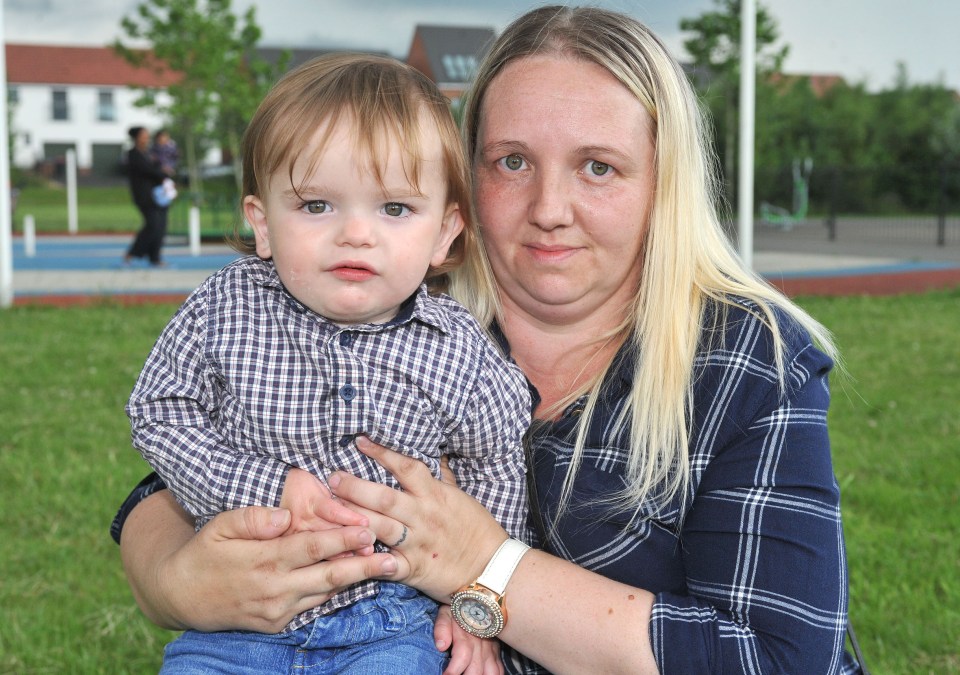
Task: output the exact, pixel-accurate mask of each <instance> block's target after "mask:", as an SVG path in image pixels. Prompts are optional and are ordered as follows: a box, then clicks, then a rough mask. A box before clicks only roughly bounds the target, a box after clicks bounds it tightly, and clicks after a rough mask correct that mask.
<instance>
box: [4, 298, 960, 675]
mask: <svg viewBox="0 0 960 675" xmlns="http://www.w3.org/2000/svg"><path fill="white" fill-rule="evenodd" d="M802 304H803V305H804V306H805V307H807V308H808V309H809V310H810V311H811V312H812V313H813V314H814V315H815V316H816V317H817V318H819V319H820V320H822V321H823V322H824V323H826V324H827V325H828V326H830V327H831V328H832V329H833V330H834V332H835V333H836V335H837V338H838V340H839V342H840V345H841V348H842V350H843V352H844V355H845V358H846V364H847V369H848V372H849V377H848V378H846V379H841V378H834V383H833V390H834V398H833V400H834V402H833V407H832V408H831V413H830V424H831V435H832V439H833V453H834V463H835V469H836V474H837V478H838V480H839V481H840V484H841V486H842V488H843V507H844V519H845V529H846V535H847V554H848V559H849V566H850V587H851V606H850V608H851V616H852V618H853V621H854V625H855V626H856V629H857V632H858V635H859V637H860V641H861V644H862V646H863V648H864V651H865V653H866V655H867V659H868V664H869V665H870V667H871V669H872V670H873V671H874V672H875V673H877V674H883V673H896V674H902V673H938V674H940V673H960V609H958V608H960V504H958V498H960V415H958V414H957V410H958V407H960V406H958V404H960V349H958V347H957V340H958V336H960V290H955V291H950V292H937V293H929V294H924V295H912V296H902V297H893V298H859V297H852V298H835V299H828V298H808V299H803V300H802ZM174 309H175V307H174V306H172V305H147V306H138V307H121V306H118V305H114V304H109V303H104V304H102V305H95V306H92V307H83V308H70V309H56V308H48V307H23V308H13V309H9V310H5V311H2V312H0V362H2V364H3V371H2V372H3V375H2V383H3V386H2V387H0V494H2V495H3V499H4V505H3V509H2V510H0V580H2V581H0V673H36V672H75V673H111V674H113V673H150V672H156V670H157V668H158V666H159V663H160V656H161V649H162V645H163V644H164V643H165V642H166V641H167V640H168V639H169V638H170V637H171V634H170V633H167V632H165V631H162V630H159V629H157V628H155V627H153V626H152V625H150V624H149V622H147V621H146V620H145V619H143V618H142V617H141V615H140V613H139V611H138V610H137V609H136V606H135V605H134V603H133V600H132V599H131V596H130V593H129V591H128V590H127V587H126V583H125V581H124V578H123V574H122V571H121V568H120V563H119V551H118V548H117V546H116V545H115V544H114V543H113V542H112V541H111V540H110V538H109V535H108V533H107V528H108V525H109V522H110V519H111V518H112V516H113V514H114V512H115V510H116V508H117V506H118V505H119V503H120V501H121V500H122V498H123V497H124V496H125V495H126V493H127V492H128V490H129V488H130V487H132V486H133V484H134V483H135V482H136V481H137V480H138V479H139V478H140V477H141V476H142V475H143V474H144V473H145V471H146V465H145V464H144V463H143V461H142V460H141V459H140V458H139V456H138V455H137V453H136V452H135V451H134V450H132V449H131V448H130V446H129V442H128V441H129V428H128V425H127V420H126V418H125V416H124V414H123V405H124V403H125V401H126V398H127V395H128V393H129V391H130V388H131V387H132V386H133V382H134V379H135V378H136V375H137V372H138V370H139V368H140V366H141V364H142V362H143V359H144V358H145V356H146V353H147V351H148V350H149V348H150V346H151V345H152V343H153V341H154V339H155V338H156V336H157V335H158V334H159V331H160V329H161V328H162V327H163V325H164V324H165V323H166V321H167V319H168V318H169V317H170V315H171V314H172V312H173V311H174Z"/></svg>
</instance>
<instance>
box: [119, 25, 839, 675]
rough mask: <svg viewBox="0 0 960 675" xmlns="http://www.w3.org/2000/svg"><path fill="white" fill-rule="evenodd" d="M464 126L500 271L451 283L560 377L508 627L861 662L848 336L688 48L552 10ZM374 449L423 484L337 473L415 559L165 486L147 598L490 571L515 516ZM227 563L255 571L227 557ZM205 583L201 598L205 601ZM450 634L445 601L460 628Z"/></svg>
mask: <svg viewBox="0 0 960 675" xmlns="http://www.w3.org/2000/svg"><path fill="white" fill-rule="evenodd" d="M464 124H465V134H466V137H467V145H468V152H469V153H470V157H471V160H472V162H473V167H474V174H475V181H476V182H475V203H476V209H477V215H478V217H479V222H480V235H481V237H482V241H483V247H484V249H485V252H486V255H487V256H488V258H489V261H490V263H491V266H492V269H493V270H494V273H495V277H496V281H497V285H498V288H497V289H496V292H493V291H490V290H487V289H483V288H479V287H478V286H477V285H476V284H475V283H474V277H472V275H471V274H470V270H469V269H467V270H465V272H464V273H462V274H460V275H458V276H457V277H456V278H454V280H453V285H452V291H453V293H454V294H455V295H456V296H457V297H458V298H460V299H461V300H462V301H464V302H466V303H467V304H468V305H469V306H470V307H471V309H472V310H473V311H474V312H476V313H477V315H478V316H479V317H480V318H481V319H484V320H487V321H491V322H492V325H493V327H494V330H495V332H496V333H497V334H498V335H499V336H500V337H501V339H502V341H503V344H504V346H505V347H507V348H509V350H510V353H511V355H512V356H513V358H514V359H515V360H516V362H517V363H518V365H520V367H521V368H522V369H523V371H524V373H525V374H526V375H527V377H528V378H529V380H530V382H531V384H532V385H533V386H534V387H535V390H536V394H538V398H536V399H535V400H536V409H535V418H536V420H537V421H536V422H535V423H534V426H533V428H532V432H531V435H530V446H531V448H530V450H531V453H530V454H531V477H532V480H531V486H532V495H531V501H532V507H533V510H534V511H535V512H538V513H539V517H538V518H535V519H534V522H535V524H536V525H537V526H538V528H537V529H538V530H539V531H540V536H541V542H540V544H541V548H542V550H533V551H529V552H526V553H525V554H523V553H521V554H520V555H521V557H519V559H518V561H511V562H512V563H513V564H515V567H513V568H512V575H511V574H510V571H511V569H507V570H506V571H505V572H504V574H503V575H500V577H499V578H500V580H501V581H504V584H505V586H506V592H505V594H504V597H505V601H506V606H507V608H508V610H509V612H508V616H507V621H506V625H505V627H504V628H503V630H502V632H500V634H499V637H500V639H501V640H502V641H503V642H504V643H506V644H507V645H509V646H510V647H512V648H513V649H515V650H516V651H517V652H520V653H522V654H524V655H526V656H527V657H529V658H530V659H532V660H534V661H537V662H539V663H541V664H542V665H543V666H544V667H545V668H546V669H548V670H550V671H553V672H592V673H593V672H602V673H613V672H620V671H624V672H632V673H636V672H658V671H659V672H663V673H699V672H720V671H723V672H772V671H777V672H781V671H782V672H805V673H807V672H809V673H814V672H816V673H824V672H850V671H853V670H854V669H855V668H856V664H855V662H853V660H852V659H850V658H849V657H848V656H847V655H846V653H845V652H844V650H843V639H844V629H845V627H846V602H847V595H846V591H847V579H846V564H845V559H844V546H843V535H842V527H841V523H840V513H839V493H838V489H837V485H836V482H835V480H834V478H833V473H832V467H831V464H830V453H829V439H828V436H827V429H826V408H827V406H828V399H829V394H828V390H827V373H828V371H829V370H830V368H831V366H832V360H831V357H832V356H833V347H832V344H831V342H830V339H829V335H828V334H827V332H826V331H825V330H824V329H823V328H822V327H821V326H819V324H817V323H816V322H815V321H813V320H812V319H811V318H810V317H808V316H807V315H806V314H804V313H803V312H802V311H801V310H800V309H798V308H797V307H795V306H794V305H793V304H791V303H790V302H789V301H788V300H787V299H786V298H784V297H783V296H782V295H780V294H779V293H777V292H776V291H774V290H773V289H771V288H770V287H769V286H768V285H766V284H765V283H763V282H762V281H761V280H760V279H759V278H757V277H756V276H755V275H754V274H753V273H752V272H750V271H749V270H747V269H745V268H744V267H743V266H742V264H741V263H740V261H739V260H738V259H737V257H736V255H735V254H734V252H733V251H732V250H731V248H730V246H729V245H728V243H727V241H726V240H725V237H724V235H723V232H722V229H721V227H720V223H719V219H718V216H717V212H716V208H715V202H714V195H715V194H716V181H715V177H714V175H713V173H712V172H713V167H714V162H713V161H712V158H711V156H710V154H709V152H708V147H709V145H708V144H707V141H706V138H705V135H706V134H705V130H704V128H703V120H702V118H701V115H700V113H699V110H698V108H697V104H696V99H695V97H694V95H693V93H692V91H691V89H690V86H689V84H688V83H687V80H686V78H685V77H684V75H683V73H682V71H681V69H680V68H679V66H678V65H677V63H676V62H675V61H674V60H673V59H672V58H670V57H669V55H668V54H667V53H666V50H665V49H664V48H663V46H662V45H661V43H660V42H659V41H658V40H657V38H656V37H655V36H653V35H651V34H650V32H649V31H648V30H647V29H646V28H645V27H644V26H642V25H641V24H639V23H637V22H636V21H634V20H633V19H631V18H629V17H626V16H623V15H620V14H617V13H614V12H609V11H606V10H600V9H586V8H580V9H571V8H559V7H544V8H540V9H536V10H533V11H531V12H529V13H528V14H526V15H524V16H523V17H521V18H520V19H518V20H517V21H515V22H514V23H513V24H512V25H511V26H509V27H508V28H507V29H506V30H505V31H504V33H503V34H502V35H501V36H500V38H499V39H498V40H497V42H496V43H495V44H494V46H493V47H492V49H491V52H490V54H489V55H488V57H487V58H486V60H485V62H484V64H483V65H482V66H481V68H480V70H479V73H478V76H477V81H476V83H475V86H474V89H473V92H472V96H471V99H470V101H469V103H468V106H467V111H466V116H465V122H464ZM478 255H479V253H478ZM811 336H812V337H813V340H815V341H816V343H817V344H819V345H820V348H819V349H818V348H817V347H815V346H814V344H813V341H812V340H811ZM821 350H823V351H821ZM365 447H366V448H367V449H366V452H368V453H369V454H370V455H371V456H372V457H373V458H375V459H376V460H377V461H379V462H380V463H381V464H383V466H384V467H386V468H387V469H388V470H389V471H391V472H393V473H394V474H395V475H396V476H397V478H398V480H399V481H400V483H401V484H402V485H403V487H404V492H402V493H400V492H396V491H392V490H383V489H381V486H377V485H374V484H371V483H366V482H364V481H360V480H359V479H356V478H354V477H351V476H348V475H345V474H342V473H337V474H334V475H332V476H330V478H329V482H330V485H331V488H332V489H333V490H334V492H335V493H336V494H338V495H339V496H340V497H342V498H344V499H345V500H347V501H349V502H351V503H353V504H355V505H359V507H358V508H361V507H362V508H364V509H365V512H366V513H367V515H368V516H369V519H370V527H371V529H372V530H373V532H375V533H376V536H377V537H378V538H379V539H381V540H382V541H388V542H392V541H399V540H400V539H401V535H405V538H403V544H402V545H400V546H398V547H396V548H394V549H393V550H392V557H384V556H385V555H386V554H377V555H374V556H370V557H358V556H355V557H351V558H344V559H341V560H337V561H333V562H323V563H319V564H317V565H312V566H311V565H310V564H309V563H310V562H311V561H314V560H324V559H326V558H329V557H330V556H331V555H333V554H335V553H338V552H341V551H344V550H350V549H352V548H354V547H357V546H358V545H359V543H361V541H362V540H363V537H367V538H369V536H370V533H369V532H366V531H365V530H360V531H359V532H358V531H356V528H343V529H341V530H336V531H334V532H335V533H336V534H332V533H326V534H325V535H324V536H322V537H321V536H310V537H309V538H307V537H304V538H302V539H300V540H290V539H289V538H287V540H280V541H275V540H274V541H263V540H264V539H267V538H270V537H275V536H276V530H277V528H278V527H279V525H278V524H271V523H270V522H269V519H270V518H274V519H275V520H277V521H279V522H280V524H282V523H283V522H285V519H286V518H287V517H288V516H287V515H286V514H285V513H284V512H267V511H251V510H245V511H243V512H237V513H232V514H224V516H223V517H222V518H221V520H220V521H219V522H216V523H215V524H212V525H214V527H213V528H212V529H210V531H208V532H205V531H203V530H201V532H200V533H199V534H198V535H197V536H196V537H193V536H192V532H190V531H189V529H188V528H186V527H183V525H182V524H181V520H182V514H181V513H180V512H179V511H178V510H177V509H176V508H175V507H174V505H172V503H171V501H170V500H169V498H168V497H165V496H164V492H163V491H162V492H159V493H156V494H154V495H153V496H152V497H150V498H149V499H146V500H144V501H143V503H142V504H141V505H140V506H137V507H136V509H135V510H134V511H133V513H132V514H131V517H130V520H129V521H128V523H127V525H126V529H125V530H124V537H125V539H124V543H123V549H124V560H125V564H126V566H127V571H128V575H129V576H130V579H131V584H132V585H133V587H134V592H135V594H136V595H137V597H138V599H139V600H140V602H141V605H142V606H143V607H144V609H145V611H146V612H148V614H149V615H150V616H151V617H152V618H154V619H155V620H158V621H159V622H161V623H164V624H165V625H173V626H177V625H190V626H193V627H201V628H202V627H204V626H209V627H223V626H231V627H247V628H253V629H256V630H264V629H266V630H270V629H276V627H277V626H278V625H281V624H282V619H283V618H285V617H287V616H289V615H290V614H292V613H295V611H297V609H298V608H299V607H301V606H304V605H305V604H307V603H308V602H309V601H308V599H309V598H311V596H312V599H313V600H315V599H316V597H323V594H325V593H329V592H331V591H333V590H335V589H336V588H337V587H338V586H339V585H341V584H345V583H349V582H350V581H353V580H355V579H359V578H364V575H383V576H385V577H388V578H391V579H394V580H399V581H403V582H404V583H407V584H410V585H412V586H415V587H416V588H418V589H420V590H422V591H424V592H426V593H427V594H429V595H431V596H433V597H434V598H436V599H438V600H444V601H448V600H449V598H450V597H451V594H453V593H456V592H457V591H458V590H460V589H462V588H463V587H464V586H465V585H467V584H469V583H470V582H472V581H474V580H477V579H478V577H480V576H481V574H483V577H481V584H482V579H483V578H486V577H488V574H487V573H488V572H489V571H490V570H489V568H488V567H487V566H488V562H490V560H491V557H492V556H494V551H496V550H498V546H500V545H501V544H502V543H503V542H504V540H506V539H507V536H506V534H505V533H504V532H503V530H502V529H501V528H500V527H499V526H498V525H497V524H496V523H495V521H494V520H493V519H492V518H491V517H490V516H489V514H486V512H485V511H484V510H483V509H482V508H480V507H479V505H478V504H477V503H476V502H475V501H473V500H471V499H470V498H468V497H466V496H465V495H464V494H463V493H462V492H460V491H459V490H457V489H456V487H455V486H452V485H449V484H445V483H440V482H437V481H433V480H431V479H430V478H429V476H427V475H426V474H425V473H424V472H421V471H420V470H419V468H418V467H417V466H415V465H414V463H413V462H409V461H407V460H406V458H403V457H400V456H399V455H396V454H394V453H392V452H390V451H388V450H386V449H383V448H379V447H376V446H370V445H366V446H365ZM209 527H210V526H208V528H209ZM157 528H162V530H161V531H162V532H163V533H164V536H163V538H162V540H157V539H152V538H151V537H150V536H149V533H150V532H152V531H155V530H157ZM208 528H204V529H205V530H206V529H208ZM128 537H129V538H130V540H131V541H127V539H126V538H128ZM338 537H339V538H338ZM248 556H249V559H248V558H247V557H248ZM211 567H215V568H216V569H217V570H218V571H223V570H225V569H229V570H230V571H229V574H226V576H224V577H222V578H216V579H215V578H213V577H214V575H213V574H208V572H207V571H208V570H209V569H210V568H211ZM494 567H497V565H494ZM264 569H269V570H271V571H277V573H271V574H267V575H266V579H263V578H262V577H263V575H262V573H261V572H259V571H258V570H264ZM245 585H250V587H251V588H244V586H245ZM495 590H497V592H500V591H502V590H503V589H502V588H499V589H495ZM196 594H200V597H201V601H202V602H204V603H208V604H206V606H205V607H204V608H202V609H201V608H189V607H188V606H187V603H188V600H189V599H191V595H194V596H195V595H196ZM262 598H269V599H270V600H269V601H268V602H266V603H264V602H262V601H261V599H262ZM455 604H456V601H455ZM278 619H279V621H278ZM450 630H451V622H450V621H449V619H445V620H444V621H443V622H441V623H440V624H438V628H437V636H438V644H439V646H441V647H443V646H444V645H446V644H449V631H450ZM517 659H518V661H519V657H517ZM451 665H453V664H451ZM508 667H509V668H510V669H515V668H518V667H520V666H518V665H517V664H515V663H510V664H508ZM523 667H525V668H527V669H528V670H529V671H530V672H537V670H536V668H535V667H534V666H533V665H532V664H530V663H529V662H527V663H526V664H525V665H524V666H523ZM477 672H479V671H477Z"/></svg>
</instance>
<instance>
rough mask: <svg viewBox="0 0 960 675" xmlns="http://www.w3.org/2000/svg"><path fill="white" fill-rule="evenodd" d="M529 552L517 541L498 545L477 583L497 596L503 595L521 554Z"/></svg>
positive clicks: (527, 548)
mask: <svg viewBox="0 0 960 675" xmlns="http://www.w3.org/2000/svg"><path fill="white" fill-rule="evenodd" d="M529 550H530V547H529V546H527V545H526V544H524V543H523V542H522V541H520V540H518V539H507V540H506V541H505V542H503V543H502V544H500V548H498V549H497V552H496V553H494V554H493V557H492V558H490V562H488V563H487V566H486V568H485V569H484V570H483V574H481V575H480V576H479V577H478V578H477V583H478V584H480V585H481V586H486V587H487V588H489V589H490V590H491V591H493V592H494V593H496V594H497V595H503V591H504V590H505V589H506V587H507V584H508V583H509V582H510V577H512V576H513V571H514V570H515V569H517V564H518V563H519V562H520V558H522V557H523V554H524V553H526V552H527V551H529Z"/></svg>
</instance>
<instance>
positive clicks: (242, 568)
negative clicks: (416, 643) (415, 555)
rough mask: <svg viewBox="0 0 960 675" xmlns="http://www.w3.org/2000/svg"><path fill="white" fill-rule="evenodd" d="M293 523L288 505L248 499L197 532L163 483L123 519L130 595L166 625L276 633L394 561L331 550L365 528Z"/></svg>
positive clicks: (355, 542) (358, 547)
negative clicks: (305, 527) (295, 529)
mask: <svg viewBox="0 0 960 675" xmlns="http://www.w3.org/2000/svg"><path fill="white" fill-rule="evenodd" d="M289 525H290V513H289V512H288V511H286V510H285V509H269V508H265V507H248V508H243V509H237V510H234V511H226V512H224V513H221V514H219V515H218V516H216V517H215V518H214V519H213V520H211V521H210V522H209V523H207V524H206V525H205V526H204V527H203V528H202V529H201V530H200V531H199V532H198V533H196V535H194V533H193V525H192V523H191V521H190V519H189V518H188V517H187V515H186V514H185V513H184V512H183V510H182V509H181V508H180V506H179V505H178V504H177V503H176V501H175V500H174V498H173V496H172V495H171V494H170V492H169V490H161V491H160V492H157V493H155V494H153V495H151V496H150V497H147V498H146V499H145V500H144V501H143V502H141V503H140V504H139V505H138V506H137V507H136V508H135V509H134V510H133V512H132V513H131V514H130V516H129V517H128V519H127V522H126V524H125V525H124V528H123V536H122V538H121V540H120V545H121V546H120V547H121V554H122V556H123V563H124V569H125V570H126V572H127V577H128V579H129V581H130V586H131V589H132V590H133V594H134V597H135V598H136V600H137V603H138V604H139V605H140V607H141V608H142V609H143V611H144V613H145V614H146V615H147V617H148V618H150V619H151V620H153V621H154V622H156V623H157V624H158V625H160V626H163V627H166V628H173V629H183V628H194V629H197V630H202V631H215V630H254V631H258V632H263V633H276V632H278V631H280V630H282V629H283V627H284V626H285V625H286V624H287V623H288V622H289V621H290V619H292V618H293V617H294V616H296V615H297V614H299V613H300V612H303V611H306V610H308V609H310V608H311V607H316V606H317V605H319V604H321V603H323V602H325V601H326V600H327V599H328V598H330V597H331V596H332V595H334V594H335V593H337V592H339V591H340V590H342V589H343V588H345V587H346V586H348V585H350V584H352V583H355V582H357V581H361V580H363V579H368V578H370V577H378V576H379V577H383V576H390V575H392V574H393V573H395V571H396V570H397V561H396V560H395V559H394V557H393V556H391V555H390V554H388V553H376V554H373V555H366V556H365V555H353V556H346V557H341V558H339V559H337V560H329V559H330V558H333V557H335V556H337V555H341V554H343V553H345V552H351V551H353V552H357V551H363V550H364V549H367V547H369V546H371V545H372V544H373V541H374V534H373V532H371V531H370V529H368V528H364V527H356V526H350V527H340V528H336V529H333V530H326V531H324V532H301V533H297V534H292V535H289V536H285V537H281V535H282V534H283V533H284V532H285V531H286V530H287V528H288V527H289ZM321 561H322V562H321Z"/></svg>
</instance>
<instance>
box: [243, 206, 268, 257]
mask: <svg viewBox="0 0 960 675" xmlns="http://www.w3.org/2000/svg"><path fill="white" fill-rule="evenodd" d="M243 216H244V217H245V218H246V219H247V222H248V223H250V227H252V228H253V236H254V239H255V240H256V242H257V255H258V256H260V257H261V258H263V259H264V260H269V259H270V237H269V236H268V234H269V233H268V231H267V212H266V211H264V209H263V202H261V201H260V198H259V197H254V196H253V195H247V196H246V197H244V198H243Z"/></svg>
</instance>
